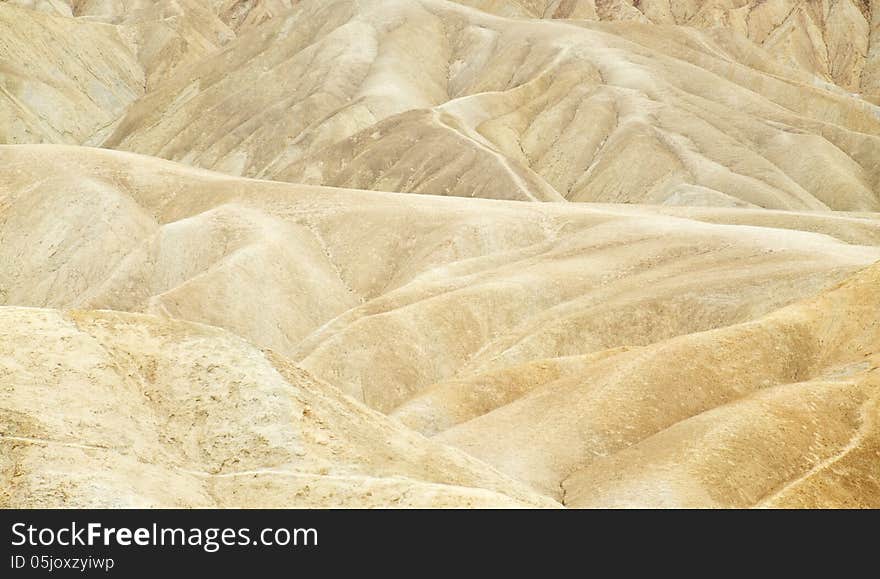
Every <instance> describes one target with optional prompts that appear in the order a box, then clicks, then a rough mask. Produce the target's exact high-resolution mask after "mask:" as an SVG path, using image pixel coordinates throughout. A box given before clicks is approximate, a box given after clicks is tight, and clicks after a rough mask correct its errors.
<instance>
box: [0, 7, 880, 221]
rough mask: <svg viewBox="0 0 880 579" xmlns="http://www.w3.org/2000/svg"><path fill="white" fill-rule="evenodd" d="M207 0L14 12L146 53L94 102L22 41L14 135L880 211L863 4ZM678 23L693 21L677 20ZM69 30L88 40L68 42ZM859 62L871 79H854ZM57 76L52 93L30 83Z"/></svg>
mask: <svg viewBox="0 0 880 579" xmlns="http://www.w3.org/2000/svg"><path fill="white" fill-rule="evenodd" d="M191 3H192V6H190V5H189V4H180V3H173V4H168V5H166V4H164V3H149V6H146V5H145V6H141V4H137V3H132V4H131V5H129V4H125V3H122V4H106V5H105V4H95V5H92V4H86V5H83V6H82V7H80V8H78V10H79V12H77V14H86V15H80V16H78V17H77V18H59V17H51V18H50V17H48V16H45V15H42V14H40V13H37V12H34V11H27V10H21V9H15V8H11V7H7V6H5V5H3V6H0V11H2V12H3V13H6V14H8V15H9V17H10V18H11V17H13V16H14V18H15V21H16V22H18V23H21V22H25V23H26V24H27V26H26V27H21V26H20V24H19V25H17V27H18V28H20V29H22V30H25V29H28V28H34V29H35V30H38V31H46V30H47V29H48V31H47V32H41V33H45V34H52V35H53V36H64V37H65V38H67V39H69V41H70V43H71V45H72V46H70V47H68V48H66V49H65V51H67V52H69V53H70V54H71V58H72V59H75V62H83V61H84V62H89V63H92V62H95V63H96V65H95V66H96V67H97V68H98V69H99V70H102V71H103V70H104V68H106V67H107V66H109V65H104V64H102V60H101V59H102V58H104V59H106V58H107V57H108V56H109V54H108V53H111V51H110V49H109V48H108V49H106V50H102V52H101V54H100V55H92V54H88V53H82V51H84V50H86V49H87V46H86V45H84V44H82V45H80V44H76V43H75V42H74V41H73V40H72V39H73V38H75V37H76V36H75V35H74V34H73V30H72V29H73V28H77V29H78V28H80V27H82V28H83V29H84V30H86V31H87V34H92V32H91V30H92V28H95V29H96V31H95V32H94V34H96V35H98V36H99V37H103V36H108V35H109V36H110V37H111V39H110V40H112V41H113V42H116V43H117V44H119V43H121V44H120V47H121V48H119V47H117V48H116V49H114V50H113V51H112V54H118V53H120V51H121V54H126V55H128V56H127V58H128V61H127V63H126V66H127V68H126V69H125V70H126V73H125V76H124V78H123V79H115V78H111V79H104V78H90V77H91V76H94V75H86V76H83V75H82V74H80V72H78V71H77V69H76V67H75V66H74V67H72V68H71V69H70V71H68V70H67V67H66V66H62V67H61V69H60V71H61V72H62V74H64V75H65V76H67V77H71V78H73V79H75V80H74V81H71V82H73V83H74V85H75V86H74V89H75V90H73V89H69V87H67V88H65V87H59V86H58V85H59V83H60V82H61V81H60V80H57V79H56V80H51V81H50V80H46V78H45V77H46V76H47V75H45V74H43V75H41V74H39V73H38V71H28V70H27V65H26V62H32V61H34V60H36V61H41V60H42V61H51V62H62V63H64V62H66V61H67V59H68V57H66V56H64V55H54V54H50V55H45V54H44V51H45V46H44V44H45V43H44V42H37V41H35V40H33V39H30V38H28V37H22V38H21V39H20V40H19V41H17V42H16V46H18V45H19V44H20V45H22V46H23V47H25V49H27V51H28V52H26V53H23V54H12V53H10V54H9V55H6V56H4V55H3V54H2V53H0V58H2V59H3V60H4V61H9V63H10V65H14V66H15V69H16V70H17V71H18V72H16V78H19V77H20V78H21V79H22V80H20V81H16V82H15V83H9V88H8V89H7V91H6V93H7V94H6V98H7V99H8V101H9V104H8V105H6V108H7V109H8V110H7V112H5V113H4V114H5V115H6V116H7V117H8V118H9V121H8V123H7V124H8V125H10V126H20V127H23V128H19V129H17V130H16V131H15V132H14V133H10V136H9V137H7V139H6V141H7V142H20V143H25V142H59V143H67V144H80V143H86V144H100V145H103V146H105V147H109V148H116V149H123V150H129V151H134V152H139V153H144V154H148V155H153V156H159V157H163V158H167V159H171V160H177V161H182V162H185V163H188V164H192V165H196V166H199V167H204V168H208V169H213V170H219V171H222V172H225V173H230V174H234V175H242V176H248V177H260V178H271V179H275V180H285V181H291V182H297V183H309V184H317V185H328V186H335V187H345V188H360V189H372V190H383V191H399V192H413V193H427V194H434V195H455V196H463V197H485V198H494V199H515V200H538V201H560V200H563V199H565V200H569V201H580V202H590V201H592V202H596V201H598V202H615V203H616V202H626V203H652V204H670V205H702V206H705V205H708V206H731V207H736V206H752V205H754V206H759V207H764V208H772V209H809V210H821V209H828V208H830V209H835V210H848V211H876V210H877V209H878V207H880V200H878V195H877V191H878V189H880V187H878V169H877V164H876V162H875V161H874V159H876V157H877V155H878V153H880V150H878V147H880V145H878V140H877V136H876V135H877V134H878V127H880V116H878V112H880V108H878V107H877V106H875V105H874V104H872V102H871V100H870V99H869V98H867V97H866V98H861V96H860V95H858V94H854V92H855V91H860V90H862V89H858V88H856V87H855V85H854V83H856V84H858V83H861V82H862V77H865V78H868V77H870V76H871V74H872V73H871V72H870V71H869V70H868V67H867V65H866V64H864V62H863V63H862V64H861V65H859V66H856V61H858V62H862V61H865V62H867V61H868V60H869V59H868V58H867V57H865V58H861V56H859V55H862V56H864V55H865V54H868V53H870V50H869V48H868V44H867V40H865V42H864V43H862V44H858V43H854V44H852V45H850V44H846V43H845V42H844V41H843V40H835V38H837V36H835V35H840V34H844V32H845V35H846V38H849V37H850V31H851V30H852V29H855V28H858V27H857V26H856V25H855V24H851V25H849V24H846V25H845V24H841V23H838V20H839V19H841V18H844V17H845V16H846V15H850V16H852V17H853V18H855V16H856V15H857V16H858V17H859V18H863V19H864V18H865V17H866V15H869V14H870V12H868V11H865V12H862V11H859V10H856V8H853V9H852V10H855V12H852V10H849V11H847V10H846V9H844V8H842V6H843V5H849V0H847V1H846V2H836V3H834V5H833V6H829V7H828V10H826V11H824V12H823V11H821V10H819V7H812V8H809V9H807V8H805V7H804V6H803V3H800V4H799V7H798V8H797V9H796V10H795V12H794V13H800V12H798V11H807V12H808V13H809V14H807V15H806V16H804V17H803V18H807V16H809V18H807V20H803V18H800V19H795V20H794V21H791V22H793V23H789V24H785V25H784V26H783V24H780V23H776V20H778V18H776V17H775V16H774V17H772V18H771V17H770V16H771V15H769V13H768V14H765V12H767V10H769V8H765V6H770V4H769V3H762V4H760V5H755V6H751V5H743V7H742V8H741V9H739V10H740V12H742V11H743V10H745V9H748V11H747V15H743V16H742V18H743V19H745V20H747V22H748V23H749V24H748V25H749V26H751V27H755V29H756V30H757V29H760V30H761V31H763V32H761V33H760V34H758V32H749V31H748V30H747V32H748V34H743V32H742V31H741V30H739V28H738V27H737V26H734V25H732V24H729V25H728V24H725V25H724V27H717V26H714V24H719V23H721V24H724V23H726V22H728V20H730V18H733V17H732V16H731V17H730V18H728V17H722V16H718V19H716V20H712V19H711V18H710V17H709V16H708V14H710V13H709V12H705V11H698V12H699V14H703V15H704V16H699V15H698V14H691V13H690V12H689V11H688V10H690V9H685V8H676V9H675V10H672V9H669V10H667V9H663V10H661V9H660V8H657V7H656V6H655V7H654V8H650V9H649V8H648V5H647V4H643V5H640V7H641V8H642V9H643V10H644V11H645V14H648V15H651V18H648V17H647V16H645V14H642V12H639V11H638V10H636V12H638V14H642V18H640V19H638V20H645V21H649V22H650V23H647V24H646V23H644V22H640V21H630V20H626V21H625V22H617V21H615V22H611V23H605V22H590V21H581V20H578V21H574V20H565V21H559V20H552V19H550V20H541V19H524V18H509V17H502V16H497V15H492V14H489V13H486V12H481V11H477V10H475V9H473V8H470V7H467V6H463V5H460V4H455V3H451V2H445V1H443V0H420V1H418V2H409V1H406V2H403V1H400V0H365V1H359V2H354V1H352V0H336V1H334V2H323V1H317V0H304V1H301V2H297V3H291V4H290V5H288V4H286V3H283V2H278V3H269V4H259V5H257V4H234V5H233V4H230V5H228V6H227V5H226V4H210V5H209V4H208V3H207V2H204V1H202V2H201V3H199V2H196V0H191ZM807 4H810V3H807ZM224 6H226V8H224ZM652 6H653V5H652ZM248 7H249V8H250V11H248V10H247V8H248ZM691 8H693V7H691ZM780 10H781V9H780ZM704 12H705V14H704ZM722 12H723V11H722ZM728 12H732V10H728ZM740 12H736V14H739V13H740ZM851 12H852V14H851ZM499 13H501V14H506V13H507V11H505V10H500V11H499ZM542 13H543V12H542ZM667 13H668V14H667ZM715 13H716V12H711V14H715ZM794 13H792V15H789V17H790V18H794V16H793V14H794ZM838 13H840V14H842V15H843V16H839V17H838V16H835V15H836V14H838ZM235 14H238V16H235ZM615 14H616V13H615ZM664 14H666V16H663V15H664ZM688 14H691V15H690V16H689V17H688V18H685V16H686V15H688ZM718 14H721V12H719V13H718ZM772 14H773V15H775V14H776V12H775V11H774V12H773V13H772ZM805 14H806V13H805ZM252 15H253V16H252ZM667 16H668V18H667ZM820 16H822V18H823V19H822V20H821V21H818V20H816V21H815V22H814V20H815V19H818V18H819V17H820ZM93 19H101V20H103V21H104V22H110V23H113V25H112V26H111V25H103V24H102V25H97V24H95V23H94V21H93ZM612 19H613V20H616V19H617V17H614V18H612ZM811 19H812V20H811ZM31 21H32V22H31ZM667 21H669V22H678V23H688V26H687V27H678V28H672V27H669V26H666V25H665V24H662V25H661V24H657V23H665V22H667ZM765 21H766V22H768V23H769V24H766V25H760V24H759V23H761V22H765ZM701 22H702V23H703V24H705V26H703V25H699V26H698V25H697V24H698V23H701ZM785 22H789V21H788V20H785ZM846 22H848V21H846ZM59 23H63V24H64V26H66V27H68V28H71V30H70V31H62V32H52V30H51V28H52V27H53V26H56V25H58V26H60V25H61V24H59ZM711 23H714V24H713V26H709V24H711ZM773 23H776V24H773ZM810 23H812V24H810ZM779 26H783V28H785V29H786V30H788V29H792V30H794V31H804V30H806V31H808V32H809V31H811V30H813V28H817V27H818V28H817V30H819V31H820V32H821V34H819V33H817V34H819V36H820V37H821V38H823V39H824V40H823V41H824V42H827V43H828V46H831V47H832V48H829V47H828V46H825V47H824V48H823V49H822V50H823V51H824V52H823V54H826V53H827V54H832V55H833V56H834V58H835V59H838V60H840V59H842V61H841V62H840V63H837V61H835V62H833V63H830V64H827V66H825V68H827V69H828V70H829V71H831V72H828V73H827V74H826V73H825V72H822V71H823V70H824V69H822V67H819V66H818V65H817V67H814V69H810V68H808V67H805V66H801V65H800V64H798V63H799V62H800V60H803V59H806V58H807V57H806V56H802V55H801V56H797V58H795V57H794V56H793V57H792V58H791V59H787V60H786V59H782V60H780V55H781V54H783V53H784V51H783V50H782V49H781V48H780V47H778V46H776V45H775V44H773V43H770V41H769V40H768V39H767V38H764V36H763V35H765V34H766V35H769V36H768V38H769V37H770V36H773V37H775V36H778V35H779V34H781V32H778V30H777V28H778V27H779ZM811 26H812V27H813V28H811ZM157 27H164V28H163V30H164V32H161V33H160V32H159V31H158V28H157ZM749 30H751V29H749ZM840 31H844V32H840ZM99 33H100V34H99ZM791 33H792V34H794V33H795V32H791ZM804 33H805V34H806V32H804ZM866 38H867V37H866ZM750 39H751V40H750ZM36 40H38V37H37V38H36ZM110 40H108V42H109V41H110ZM752 40H754V41H755V42H752ZM778 42H779V43H783V44H785V45H786V46H788V44H791V45H792V46H795V45H796V46H800V44H799V43H798V42H795V41H794V40H791V41H789V40H785V41H783V40H778ZM854 42H855V41H854ZM768 43H769V44H768ZM786 43H788V44H786ZM823 46H824V45H823ZM20 50H21V49H19V48H17V49H16V52H18V51H20ZM811 50H813V49H811ZM815 50H819V49H818V48H815ZM798 55H800V53H798ZM859 58H861V60H859ZM798 59H800V60H798ZM117 66H118V65H117ZM823 66H824V65H823ZM859 67H861V68H859ZM110 68H112V66H111V67H110ZM20 69H22V70H23V72H22V71H21V70H20ZM844 69H846V70H849V71H850V72H849V73H847V74H849V77H847V78H850V77H851V78H850V80H846V79H843V80H841V78H837V76H834V75H835V74H837V75H838V76H840V75H843V74H844V73H843V72H842V71H843V70H844ZM832 72H833V73H834V74H832ZM829 75H830V76H829ZM853 79H855V80H853ZM77 82H78V83H80V84H84V85H85V86H86V87H87V89H88V90H91V91H98V90H100V92H101V94H102V95H103V94H104V93H106V92H108V91H110V92H113V93H114V94H116V93H117V92H119V91H120V90H121V89H119V85H120V83H127V84H126V85H125V86H126V87H128V88H127V92H125V94H124V95H122V96H120V97H118V98H116V100H114V101H113V102H112V103H111V105H112V106H103V107H102V111H103V112H102V113H101V115H96V114H93V112H92V111H91V110H90V109H89V107H88V106H86V105H85V104H84V105H82V106H81V107H79V108H77V107H75V106H73V105H72V104H71V105H67V104H65V103H63V102H62V105H63V106H67V107H69V108H70V110H69V111H66V113H65V114H64V115H58V114H57V111H61V110H64V109H63V108H61V109H59V108H58V107H57V106H56V105H55V103H54V100H53V99H54V98H60V97H53V96H52V95H54V93H55V92H59V91H60V92H62V93H64V94H66V92H75V93H77V94H81V93H82V92H83V89H81V88H76V86H78V85H76V83H77ZM865 82H868V84H870V82H873V81H870V82H869V81H865ZM36 83H43V84H40V85H39V86H41V87H43V85H47V87H43V88H41V91H43V92H46V93H47V95H46V96H43V95H42V94H35V93H34V91H33V90H30V89H29V87H30V86H31V85H35V86H37V84H36ZM834 83H837V84H834ZM129 85H131V86H129ZM870 90H873V89H870ZM870 90H868V89H866V90H865V91H864V92H865V93H866V94H869V93H870ZM65 91H66V92H65ZM86 92H87V91H86ZM87 94H88V92H87ZM67 98H73V97H67ZM90 100H92V101H93V100H95V97H94V96H92V97H91V99H90ZM89 104H91V103H89ZM53 115H55V116H58V117H63V118H59V119H55V120H53V119H51V118H47V117H52V116H53ZM84 119H85V120H84ZM46 125H48V126H46ZM56 125H58V126H56ZM68 125H82V127H81V128H78V129H77V130H76V131H73V130H71V129H70V128H69V127H68ZM793 150H797V152H798V153H797V154H796V155H793V154H792V151H793ZM634 167H637V168H638V170H636V171H634V170H632V169H633V168H634Z"/></svg>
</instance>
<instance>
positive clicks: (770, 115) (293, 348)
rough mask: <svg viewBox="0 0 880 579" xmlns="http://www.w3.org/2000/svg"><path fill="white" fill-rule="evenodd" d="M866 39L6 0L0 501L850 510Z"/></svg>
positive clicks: (604, 5) (564, 17)
mask: <svg viewBox="0 0 880 579" xmlns="http://www.w3.org/2000/svg"><path fill="white" fill-rule="evenodd" d="M878 34H880V3H878V2H875V1H873V0H833V1H832V0H815V1H813V0H810V1H803V0H772V1H757V0H708V1H690V0H680V1H678V0H641V1H625V0H549V1H540V0H518V1H517V0H467V1H460V2H449V1H445V0H360V1H355V0H331V1H327V0H320V1H319V0H300V1H296V0H264V1H262V0H159V1H146V0H76V1H74V0H6V1H2V2H0V143H2V145H0V483H2V484H0V507H70V506H99V507H120V506H132V507H208V506H217V507H288V506H303V507H334V506H343V507H387V506H401V507H515V506H519V507H561V506H566V507H722V508H723V507H735V508H741V507H798V508H818V507H874V508H880V106H878V104H880V60H878V55H880V41H876V40H877V35H878Z"/></svg>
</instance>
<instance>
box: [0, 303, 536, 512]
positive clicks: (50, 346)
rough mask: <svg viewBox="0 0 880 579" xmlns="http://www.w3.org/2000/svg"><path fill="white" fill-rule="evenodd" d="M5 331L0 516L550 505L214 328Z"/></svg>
mask: <svg viewBox="0 0 880 579" xmlns="http://www.w3.org/2000/svg"><path fill="white" fill-rule="evenodd" d="M0 327H2V328H3V329H2V330H0V344H2V349H0V351H2V352H3V354H2V357H0V361H2V373H0V428H2V431H0V448H2V449H3V450H2V453H0V479H2V481H3V484H2V487H0V488H2V490H0V506H4V507H8V506H19V507H24V506H27V507H33V506H57V505H61V504H63V505H65V506H85V505H88V506H105V507H126V506H127V507H156V506H163V507H171V506H201V507H204V506H251V507H253V506H276V507H277V506H376V505H398V506H410V507H412V506H420V507H439V506H481V507H485V506H516V505H519V506H553V502H552V501H550V500H548V499H545V498H542V497H540V496H538V495H536V494H534V493H533V492H530V491H528V490H527V489H526V488H525V487H523V486H522V485H519V484H517V483H515V482H513V481H511V480H509V479H505V478H504V477H502V476H501V475H499V474H497V473H496V472H494V471H492V470H491V469H490V468H488V467H485V466H483V465H481V464H479V463H478V462H476V461H475V460H473V459H471V458H468V457H467V456H466V455H464V454H463V453H461V452H456V451H454V450H452V449H449V448H447V447H444V446H442V445H440V444H438V443H436V442H431V441H429V440H427V439H425V438H423V437H421V436H419V435H417V434H415V433H413V432H410V431H407V430H405V429H403V428H401V427H400V426H399V425H397V424H395V423H394V422H392V421H390V420H388V419H387V418H385V417H383V416H382V415H380V414H377V413H376V412H372V411H370V410H368V409H367V408H365V407H363V406H361V405H359V404H357V403H355V402H354V401H352V400H350V399H348V398H346V397H345V396H343V395H342V394H341V393H340V392H339V391H338V390H337V389H335V388H333V387H331V386H328V385H326V384H323V383H321V382H319V381H317V380H315V379H314V378H312V377H311V376H309V374H308V373H306V372H304V371H303V370H301V369H299V368H297V367H296V366H293V365H291V364H290V363H288V362H286V361H284V360H283V359H281V358H279V357H277V355H275V354H273V353H272V352H261V351H260V350H258V349H256V348H254V347H253V346H251V345H250V344H248V343H247V342H245V341H243V340H241V339H240V338H237V337H235V336H232V335H230V334H228V333H226V332H223V331H220V330H218V329H216V328H210V327H206V326H198V325H194V324H189V323H184V322H175V321H170V320H165V319H159V318H152V317H146V316H132V315H126V314H119V313H112V312H104V313H100V312H98V313H95V312H70V313H67V314H61V313H59V312H57V311H53V310H39V309H25V308H0ZM47 338H51V341H49V342H48V343H47ZM45 408H56V409H60V408H64V409H65V412H63V413H62V412H53V413H46V412H43V411H42V409H45Z"/></svg>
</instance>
